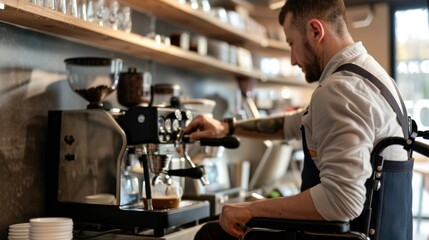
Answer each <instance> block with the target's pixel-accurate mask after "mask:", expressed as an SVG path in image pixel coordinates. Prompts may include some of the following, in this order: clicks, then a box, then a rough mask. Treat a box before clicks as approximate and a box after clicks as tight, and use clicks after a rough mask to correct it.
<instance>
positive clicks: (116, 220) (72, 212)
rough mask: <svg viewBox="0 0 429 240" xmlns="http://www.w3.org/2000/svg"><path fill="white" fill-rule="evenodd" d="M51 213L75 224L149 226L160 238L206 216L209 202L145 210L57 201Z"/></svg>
mask: <svg viewBox="0 0 429 240" xmlns="http://www.w3.org/2000/svg"><path fill="white" fill-rule="evenodd" d="M55 209H56V211H55V212H53V213H51V214H52V215H54V216H64V217H70V218H72V219H73V221H74V222H76V223H78V224H88V225H90V224H97V225H100V226H109V227H116V228H121V229H135V230H134V231H136V232H137V231H138V229H152V230H153V231H152V232H153V237H162V236H164V235H165V233H166V230H167V229H168V228H171V227H175V226H182V225H185V224H192V223H194V225H196V224H198V223H199V221H200V220H202V219H205V218H208V217H209V211H210V210H209V202H207V201H192V200H182V201H181V203H180V206H179V207H178V208H175V209H165V210H152V211H147V210H144V209H143V208H136V207H130V208H124V207H121V208H120V207H119V206H116V205H96V204H83V203H58V204H57V207H56V208H55Z"/></svg>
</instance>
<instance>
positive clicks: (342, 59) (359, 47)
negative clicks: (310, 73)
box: [319, 42, 367, 83]
mask: <svg viewBox="0 0 429 240" xmlns="http://www.w3.org/2000/svg"><path fill="white" fill-rule="evenodd" d="M366 53H367V51H366V49H365V47H364V46H363V44H362V42H356V43H353V44H351V45H349V46H347V47H345V48H343V49H342V50H341V51H339V52H338V53H337V54H335V55H334V57H333V58H332V59H331V60H330V61H329V62H328V64H327V65H326V67H325V69H324V70H323V73H322V75H321V76H320V79H319V83H321V82H322V81H323V80H324V79H326V78H327V77H328V76H330V75H331V74H332V73H333V72H334V71H335V70H336V69H337V68H338V67H339V66H340V65H341V64H344V63H347V62H350V60H351V59H354V58H356V57H357V56H359V55H362V54H366Z"/></svg>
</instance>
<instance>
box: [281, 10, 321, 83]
mask: <svg viewBox="0 0 429 240" xmlns="http://www.w3.org/2000/svg"><path fill="white" fill-rule="evenodd" d="M292 17H293V16H292V14H290V13H289V14H287V15H286V19H285V22H284V24H283V30H284V32H285V34H286V41H287V42H288V44H289V46H290V47H291V63H292V65H297V66H298V67H300V68H301V70H302V71H303V72H304V74H305V80H307V82H309V83H312V82H316V81H319V78H320V76H321V75H322V69H321V66H320V62H321V56H320V55H319V54H317V51H316V49H315V47H314V46H312V45H311V44H310V42H309V39H308V36H307V34H302V32H301V31H298V30H297V29H296V28H295V27H294V26H292V23H291V22H292ZM305 27H306V26H302V28H305Z"/></svg>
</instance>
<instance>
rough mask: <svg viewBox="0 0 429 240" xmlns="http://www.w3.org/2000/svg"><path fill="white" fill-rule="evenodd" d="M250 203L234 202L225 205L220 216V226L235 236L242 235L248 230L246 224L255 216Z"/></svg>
mask: <svg viewBox="0 0 429 240" xmlns="http://www.w3.org/2000/svg"><path fill="white" fill-rule="evenodd" d="M248 205H249V203H247V202H244V203H232V204H227V205H224V206H223V208H222V212H221V214H220V216H219V222H220V226H221V227H222V229H223V230H225V231H226V232H227V233H229V234H231V235H232V236H234V237H238V238H240V237H242V236H243V235H244V233H245V231H246V227H245V224H246V223H247V222H248V221H250V219H252V218H253V213H252V211H251V210H250V208H249V207H248Z"/></svg>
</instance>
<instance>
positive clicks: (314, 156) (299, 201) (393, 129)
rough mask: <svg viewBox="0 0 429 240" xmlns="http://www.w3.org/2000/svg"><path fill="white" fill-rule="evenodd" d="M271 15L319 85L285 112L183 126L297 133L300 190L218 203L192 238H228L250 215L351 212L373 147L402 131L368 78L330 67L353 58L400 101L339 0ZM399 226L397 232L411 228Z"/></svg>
mask: <svg viewBox="0 0 429 240" xmlns="http://www.w3.org/2000/svg"><path fill="white" fill-rule="evenodd" d="M279 21H280V24H281V25H282V26H283V28H284V32H285V34H286V41H287V43H288V44H289V45H290V47H291V61H292V64H293V65H297V66H299V67H300V68H301V69H302V71H303V72H304V74H305V78H306V80H307V81H308V82H309V83H311V82H318V84H319V85H318V87H317V89H316V90H315V91H314V93H313V96H312V98H311V101H310V104H309V106H308V108H307V109H305V110H304V111H301V112H297V113H295V114H292V115H285V116H276V117H268V118H262V119H252V120H245V121H239V122H235V123H231V122H230V124H228V123H225V122H219V121H217V120H214V119H209V118H206V117H204V116H199V117H197V118H196V119H194V121H193V122H191V124H190V125H189V126H188V127H187V128H186V129H185V132H188V133H191V134H190V138H191V139H199V138H203V137H221V136H224V135H227V134H228V133H234V134H236V135H238V136H247V137H257V138H262V139H293V138H294V139H301V136H304V137H303V147H304V150H305V151H306V153H307V156H306V160H308V161H310V163H309V162H308V161H307V162H306V164H305V166H304V171H303V186H302V187H301V190H302V192H301V193H299V194H297V195H295V196H290V197H282V198H274V199H267V200H261V201H255V202H249V203H239V204H230V205H226V206H224V207H223V210H222V212H221V214H220V218H219V222H214V223H209V224H207V225H205V226H204V227H203V228H202V229H201V230H200V232H199V233H197V236H196V239H204V240H209V239H223V240H225V239H236V238H238V237H241V236H243V233H244V231H245V229H244V227H243V226H244V225H245V224H246V222H248V221H249V220H250V219H251V218H253V217H270V218H288V219H308V220H337V221H349V220H352V219H355V218H356V217H358V216H359V215H360V214H361V212H362V209H363V205H364V202H365V193H366V189H365V182H366V180H367V179H368V178H369V177H370V175H371V172H372V167H371V164H370V161H369V159H370V153H371V150H372V148H373V146H374V145H375V144H376V143H377V142H379V141H380V140H381V139H383V138H385V137H389V136H399V137H404V134H405V133H404V132H403V129H402V128H401V125H400V123H399V122H398V118H399V116H397V114H396V113H395V112H394V111H392V107H391V106H390V105H389V102H388V101H386V99H385V98H384V97H383V95H381V94H380V90H379V89H378V88H377V87H376V86H375V85H374V84H372V83H371V82H370V81H368V80H367V79H365V78H364V77H362V76H360V75H357V74H355V73H352V72H350V71H338V72H335V71H336V69H337V68H338V67H339V66H340V65H343V64H345V63H354V64H356V65H359V66H361V67H362V68H364V69H366V70H367V71H369V72H370V73H372V74H373V75H375V76H376V77H377V78H378V79H379V80H380V81H381V82H382V83H383V84H384V85H385V86H386V87H387V89H388V91H389V92H390V93H391V94H392V95H393V99H394V100H393V101H396V102H395V104H396V103H398V104H400V102H401V100H400V96H399V93H398V92H397V91H396V89H395V84H394V82H393V81H392V80H391V78H390V77H389V75H388V74H387V73H386V72H385V70H384V69H383V68H382V67H381V66H380V65H379V64H378V63H377V62H376V61H375V60H374V59H373V58H372V57H371V56H370V55H369V54H368V53H367V51H366V50H365V48H364V47H363V45H362V43H360V42H356V43H355V42H354V40H353V39H352V37H351V36H350V34H349V32H348V29H347V23H346V17H345V6H344V2H343V1H342V0H288V1H286V3H285V5H284V6H283V8H282V10H281V12H280V14H279ZM399 106H400V105H399ZM401 109H402V107H401ZM401 111H402V110H401ZM400 114H402V113H400ZM405 115H406V114H405ZM301 128H302V129H301ZM197 130H198V131H197ZM302 134H303V135H302ZM384 155H385V156H386V157H387V158H390V159H391V158H393V157H394V159H397V160H398V161H404V160H407V159H408V157H407V152H406V151H404V150H403V149H401V148H397V147H390V148H389V149H388V151H386V153H384ZM308 164H309V165H308ZM311 165H312V166H313V167H312V166H311ZM312 168H313V169H312ZM308 179H312V180H308ZM407 228H408V229H406V230H405V232H406V234H407V236H406V237H405V238H403V239H407V238H408V236H409V232H410V231H411V230H410V229H409V227H407ZM411 229H412V227H411ZM401 231H402V230H401ZM265 239H267V238H265ZM397 239H398V238H397Z"/></svg>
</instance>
